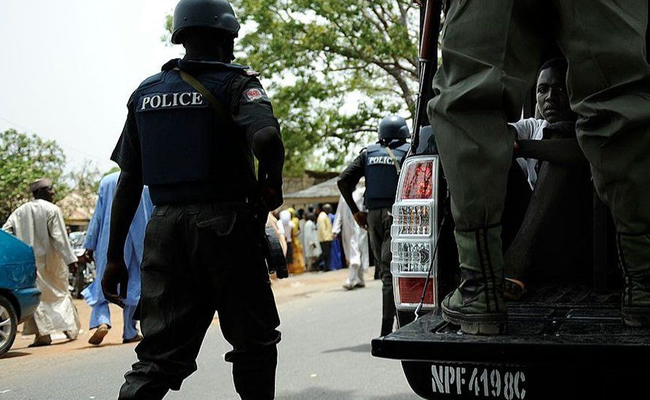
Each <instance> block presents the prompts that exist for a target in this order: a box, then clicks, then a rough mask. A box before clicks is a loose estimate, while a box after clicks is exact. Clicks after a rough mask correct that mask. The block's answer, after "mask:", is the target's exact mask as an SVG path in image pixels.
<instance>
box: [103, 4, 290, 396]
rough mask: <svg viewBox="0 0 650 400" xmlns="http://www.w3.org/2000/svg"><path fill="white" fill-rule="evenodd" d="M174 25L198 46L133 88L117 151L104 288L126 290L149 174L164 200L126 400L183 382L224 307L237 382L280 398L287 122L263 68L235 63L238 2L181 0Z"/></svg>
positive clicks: (156, 199) (175, 39)
mask: <svg viewBox="0 0 650 400" xmlns="http://www.w3.org/2000/svg"><path fill="white" fill-rule="evenodd" d="M173 28H174V29H173V33H172V43H174V44H183V46H184V47H185V49H186V55H185V57H184V58H183V59H180V60H179V59H175V60H171V61H169V62H168V63H166V64H165V65H164V66H163V67H162V72H160V73H158V74H156V75H153V76H151V77H150V78H147V79H146V80H145V81H144V82H142V84H141V85H140V86H139V87H138V88H137V89H136V90H135V92H133V94H132V95H131V98H130V99H129V102H128V105H127V107H128V116H127V120H126V124H125V126H124V130H123V131H122V135H121V137H120V139H119V141H118V143H117V146H116V147H115V150H114V152H113V155H112V159H113V160H114V161H115V162H117V163H118V164H119V165H120V167H121V168H122V172H121V175H120V179H119V183H118V186H117V189H116V193H115V197H114V202H113V213H112V219H111V238H110V244H109V250H108V264H107V268H106V272H105V274H104V278H103V280H102V287H103V291H104V294H105V296H106V299H108V300H109V301H111V302H113V303H116V304H118V305H123V299H124V298H125V297H126V287H127V281H128V275H127V269H126V266H125V265H124V262H123V260H124V257H123V256H122V253H123V247H124V240H125V237H126V234H127V232H128V227H129V222H130V221H131V219H132V217H133V214H134V212H135V210H136V208H137V206H138V199H139V196H140V193H141V191H142V186H143V184H146V185H148V186H149V190H150V194H151V199H152V201H153V203H154V205H155V206H156V208H155V210H154V212H153V215H152V218H151V220H150V222H149V225H148V227H147V233H146V237H145V248H144V256H143V262H142V266H141V270H142V272H141V274H142V294H141V302H140V311H141V314H140V315H141V328H142V333H143V335H144V339H143V340H142V341H141V342H140V343H139V344H138V346H137V347H136V353H137V355H138V362H136V363H135V364H133V367H132V370H131V371H129V372H127V373H126V375H125V380H126V381H125V383H124V384H123V385H122V388H121V390H120V396H119V398H120V399H161V398H163V397H164V396H165V394H166V393H167V391H168V390H169V389H172V390H178V389H180V386H181V383H182V382H183V380H184V379H185V378H186V377H188V376H189V375H190V374H192V373H193V372H194V371H195V370H196V368H197V367H196V362H195V359H196V357H197V355H198V353H199V349H200V346H201V342H202V341H203V338H204V336H205V333H206V331H207V329H208V327H209V326H210V324H211V322H212V319H213V317H214V314H215V311H217V312H218V316H219V325H220V327H221V330H222V332H223V335H224V337H225V338H226V340H227V341H228V342H229V343H230V344H231V345H232V347H233V350H232V351H230V352H228V353H227V354H226V357H225V358H226V361H229V362H232V363H233V369H232V371H233V379H234V384H235V389H236V390H237V392H238V393H239V395H240V396H241V398H242V399H255V400H259V399H273V398H274V393H275V369H276V362H277V349H276V344H277V343H278V342H279V341H280V333H279V332H278V331H277V330H276V328H277V327H278V326H279V317H278V313H277V309H276V305H275V300H274V297H273V293H272V291H271V286H270V280H269V275H268V271H267V269H266V265H265V261H264V258H263V257H264V256H263V252H262V247H261V246H262V240H261V239H262V236H261V232H262V227H263V224H264V222H265V221H266V215H267V212H268V211H269V210H271V209H275V208H276V207H278V206H279V205H280V204H281V203H282V167H283V163H284V147H283V144H282V139H281V136H280V128H279V125H278V122H277V120H276V118H275V117H274V114H273V109H272V106H271V102H270V100H269V98H268V97H267V95H266V92H265V91H264V88H263V87H262V85H261V84H260V82H259V80H258V78H257V74H256V73H254V72H251V71H249V70H248V69H247V68H246V67H243V66H240V65H236V64H230V62H231V61H232V60H233V59H234V56H233V44H234V39H235V37H236V36H237V33H238V31H239V23H238V21H237V18H236V16H235V13H234V11H233V9H232V7H231V5H230V4H229V3H228V2H227V1H225V0H181V1H180V2H179V3H178V4H177V6H176V8H175V10H174V23H173ZM253 155H254V156H255V157H256V158H257V160H258V161H259V169H258V174H257V175H258V176H257V178H258V181H256V179H255V173H254V166H253ZM258 215H261V216H263V218H259V217H258Z"/></svg>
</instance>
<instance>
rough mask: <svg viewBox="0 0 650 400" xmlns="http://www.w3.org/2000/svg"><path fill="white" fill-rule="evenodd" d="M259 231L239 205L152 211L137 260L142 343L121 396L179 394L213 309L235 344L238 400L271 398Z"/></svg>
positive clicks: (275, 337)
mask: <svg viewBox="0 0 650 400" xmlns="http://www.w3.org/2000/svg"><path fill="white" fill-rule="evenodd" d="M259 232H260V230H259V228H258V225H257V221H256V219H255V216H254V214H253V212H252V211H251V210H250V209H248V206H247V205H245V204H225V203H214V204H194V205H173V206H172V205H166V206H159V207H156V209H155V211H154V213H153V216H152V219H151V221H150V222H149V224H148V226H147V233H146V236H145V248H144V258H143V261H142V272H141V273H142V294H141V298H140V307H141V316H140V317H141V320H140V322H141V329H142V333H143V336H144V339H143V340H142V341H141V342H140V343H139V344H138V346H137V347H136V353H137V355H138V360H139V361H138V362H136V363H135V364H133V367H132V370H131V371H130V372H128V373H127V374H126V375H125V378H126V382H125V383H124V384H123V386H122V388H121V390H120V397H119V398H120V399H138V400H143V399H162V398H163V397H164V395H165V394H166V393H167V391H168V390H169V389H172V390H178V389H180V386H181V383H182V382H183V380H184V379H185V378H187V377H188V376H189V375H190V374H192V373H193V372H194V371H195V370H196V368H197V367H196V361H195V360H196V357H197V355H198V353H199V350H200V347H201V343H202V342H203V338H204V336H205V333H206V331H207V329H208V327H209V326H210V324H211V323H212V321H213V318H214V315H215V311H216V312H218V317H219V325H220V327H221V331H222V332H223V335H224V337H225V338H226V340H227V341H228V342H229V343H230V344H231V345H232V347H233V350H232V351H230V352H228V353H227V354H226V361H229V362H232V363H233V370H232V371H233V379H234V384H235V389H236V390H237V392H238V393H239V395H240V396H241V398H242V399H255V400H259V399H273V398H274V396H275V369H276V363H277V349H276V344H277V343H278V342H279V341H280V332H278V331H277V330H276V328H277V327H278V326H279V324H280V320H279V317H278V312H277V309H276V305H275V300H274V297H273V292H272V291H271V284H270V280H269V275H268V272H267V269H266V265H265V263H264V259H263V257H262V255H261V254H262V253H261V251H260V250H261V248H260V243H261V241H260V234H259Z"/></svg>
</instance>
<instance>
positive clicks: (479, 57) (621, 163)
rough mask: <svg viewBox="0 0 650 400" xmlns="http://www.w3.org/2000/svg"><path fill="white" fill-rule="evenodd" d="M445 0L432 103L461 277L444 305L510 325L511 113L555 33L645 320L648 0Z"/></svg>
mask: <svg viewBox="0 0 650 400" xmlns="http://www.w3.org/2000/svg"><path fill="white" fill-rule="evenodd" d="M449 3H450V4H451V5H450V7H448V9H447V10H446V24H447V26H446V27H445V29H444V33H443V45H442V59H443V64H442V66H441V67H440V69H439V70H438V72H437V74H436V76H435V78H434V82H433V85H434V91H435V93H436V97H435V98H434V99H433V100H431V102H430V103H429V108H428V113H429V120H430V121H431V122H432V125H433V127H434V130H435V132H436V135H437V136H436V140H437V144H438V148H439V151H440V155H441V160H442V163H443V167H444V169H445V174H446V178H447V181H448V183H449V189H450V191H451V199H452V213H453V217H454V220H455V223H456V232H455V236H456V241H457V245H458V252H459V258H460V268H461V271H462V273H461V276H462V277H463V279H462V282H461V283H460V285H459V286H458V288H457V289H456V290H455V291H453V292H452V293H451V294H449V295H448V296H447V297H446V298H445V299H444V300H443V301H442V305H441V309H442V315H443V317H444V318H445V319H446V320H447V321H449V322H451V323H454V324H457V325H460V327H461V330H462V331H464V332H467V333H474V334H498V333H503V332H505V330H506V325H507V314H506V309H505V306H504V302H503V256H502V254H501V237H500V232H501V226H500V221H501V214H502V211H503V204H504V196H505V187H506V176H507V171H508V168H509V166H510V161H511V159H512V158H511V157H512V151H513V137H512V135H511V134H510V133H509V131H508V128H507V122H509V121H510V122H512V121H516V120H518V119H519V116H520V114H521V106H522V105H523V100H524V96H525V92H526V89H527V88H528V87H530V84H531V82H532V80H533V79H534V74H535V71H536V70H537V67H538V66H539V64H540V63H541V57H542V47H543V45H544V43H545V42H546V41H548V39H549V37H548V36H549V35H548V33H551V34H552V35H553V37H552V39H555V40H557V43H558V45H559V47H560V49H561V50H562V52H563V53H564V54H565V56H566V58H567V59H568V62H569V69H568V73H567V86H568V92H569V98H570V101H571V108H572V109H573V111H575V112H576V113H577V114H578V120H577V123H576V131H577V135H578V140H579V142H580V145H581V147H582V150H583V151H584V153H585V155H586V157H587V159H588V160H589V162H590V163H591V170H592V175H593V179H594V185H595V187H596V190H597V192H598V195H599V196H600V198H601V199H602V200H603V201H604V202H605V204H607V206H608V207H609V209H610V210H611V213H612V216H613V218H614V221H615V225H616V230H617V244H618V252H619V260H620V265H621V267H622V271H623V276H624V293H623V299H622V309H621V311H622V315H623V319H624V321H625V323H626V324H627V325H630V326H648V325H650V173H648V171H650V132H649V130H650V113H649V112H648V106H649V105H650V101H649V100H650V66H649V65H648V62H647V59H646V49H647V47H646V30H647V25H648V2H647V1H646V0H629V1H625V2H611V1H608V0H574V1H560V0H554V1H547V0H490V1H478V0H466V1H451V2H447V4H449ZM549 13H552V14H549ZM549 15H550V17H549ZM476 21H480V23H477V22H476ZM546 21H558V24H557V26H552V27H549V26H548V24H546V25H543V23H544V22H546ZM549 28H551V29H549Z"/></svg>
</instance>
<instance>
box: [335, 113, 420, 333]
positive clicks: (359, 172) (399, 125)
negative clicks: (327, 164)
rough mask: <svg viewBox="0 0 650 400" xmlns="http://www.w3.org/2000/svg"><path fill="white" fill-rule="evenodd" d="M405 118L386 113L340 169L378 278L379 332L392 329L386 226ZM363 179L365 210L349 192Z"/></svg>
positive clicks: (405, 130) (405, 147)
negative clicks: (372, 136)
mask: <svg viewBox="0 0 650 400" xmlns="http://www.w3.org/2000/svg"><path fill="white" fill-rule="evenodd" d="M409 137H410V133H409V129H408V126H407V125H406V120H405V119H404V118H402V117H400V116H398V115H389V116H387V117H385V118H384V119H382V120H381V122H380V123H379V141H378V142H377V143H374V144H371V145H370V146H368V147H367V148H365V149H364V150H363V151H362V152H361V154H359V156H357V158H356V159H355V160H354V161H352V163H351V164H350V165H348V167H347V168H346V169H345V170H344V171H343V172H342V173H341V175H340V176H339V179H338V187H339V190H340V191H341V194H342V195H343V198H344V199H345V202H346V203H347V204H348V206H349V207H350V210H351V211H352V214H353V215H354V219H355V221H356V222H357V224H359V226H361V227H362V228H363V229H367V230H368V233H369V235H370V247H371V249H372V252H373V255H374V258H375V263H376V266H375V268H378V269H379V270H380V273H379V274H380V277H381V281H382V303H383V304H382V320H381V335H382V336H384V335H387V334H389V333H391V332H392V331H393V326H394V321H395V302H394V299H393V276H392V274H391V272H390V261H391V252H390V227H391V225H392V223H393V216H392V214H391V208H392V206H393V203H394V202H395V192H396V191H397V181H398V177H399V170H400V168H401V165H402V161H403V159H404V156H406V153H408V151H409V148H410V145H409V143H407V142H406V139H408V138H409ZM364 176H365V179H366V193H365V206H366V208H367V209H368V212H367V213H366V212H364V211H361V210H359V208H358V207H357V205H356V203H355V202H354V198H353V197H352V192H354V189H355V188H356V186H357V183H359V180H360V179H361V177H364Z"/></svg>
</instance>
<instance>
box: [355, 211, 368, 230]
mask: <svg viewBox="0 0 650 400" xmlns="http://www.w3.org/2000/svg"><path fill="white" fill-rule="evenodd" d="M354 220H355V221H356V222H357V225H359V226H360V227H362V228H363V229H365V230H368V213H367V212H365V211H357V212H355V213H354Z"/></svg>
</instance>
